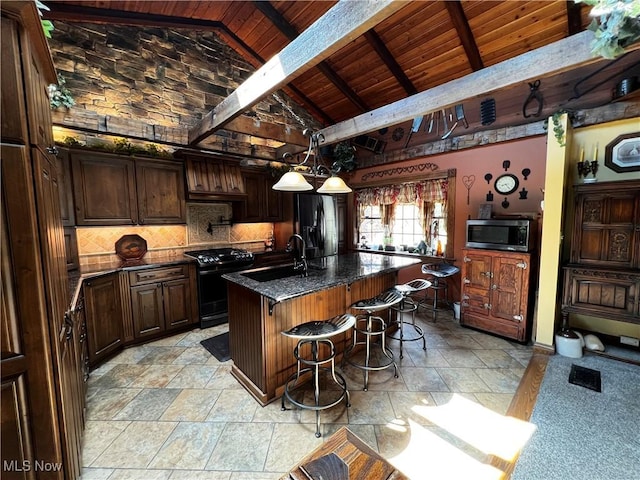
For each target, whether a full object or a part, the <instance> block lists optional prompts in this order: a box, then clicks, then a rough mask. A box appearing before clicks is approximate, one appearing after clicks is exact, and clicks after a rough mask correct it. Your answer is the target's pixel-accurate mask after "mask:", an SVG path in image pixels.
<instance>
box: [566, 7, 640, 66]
mask: <svg viewBox="0 0 640 480" xmlns="http://www.w3.org/2000/svg"><path fill="white" fill-rule="evenodd" d="M575 1H576V3H586V4H587V5H591V6H592V7H593V9H592V10H591V15H593V16H595V17H597V18H594V19H593V21H592V22H591V24H590V25H589V27H588V29H589V30H591V31H592V32H593V33H594V35H595V39H594V40H593V43H592V44H591V52H592V53H593V54H595V55H600V56H601V57H604V58H608V59H613V58H615V57H617V56H619V55H622V54H623V53H624V51H625V50H624V49H625V48H626V47H628V46H629V45H631V44H633V43H635V42H637V41H638V40H640V2H638V0H575Z"/></svg>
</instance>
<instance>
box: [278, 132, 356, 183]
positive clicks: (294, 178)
mask: <svg viewBox="0 0 640 480" xmlns="http://www.w3.org/2000/svg"><path fill="white" fill-rule="evenodd" d="M304 134H305V135H309V148H308V149H307V156H306V157H305V158H304V160H303V161H302V162H300V163H299V164H298V166H304V165H305V164H306V163H307V162H308V161H309V158H310V157H311V155H312V153H313V166H311V167H310V173H311V174H313V176H314V177H315V176H317V175H323V174H325V173H329V174H331V176H330V177H329V178H327V179H326V180H325V181H324V183H323V184H322V186H321V187H320V188H318V193H328V194H336V193H349V192H351V191H352V190H351V188H349V186H348V185H347V184H346V183H344V180H342V178H340V177H338V176H337V173H338V172H339V171H340V167H339V165H337V164H336V163H334V164H333V165H332V166H331V168H328V167H326V166H325V165H324V164H323V163H322V155H321V154H320V148H319V144H320V140H322V141H324V135H322V134H321V133H311V131H310V130H309V129H305V131H304ZM287 157H291V154H290V153H285V154H284V157H283V159H284V160H285V162H286V163H289V162H287V161H286V159H287ZM272 188H273V189H274V190H280V191H284V192H304V191H308V190H313V186H312V185H311V184H310V183H309V182H307V180H306V179H305V178H304V176H303V175H302V174H301V173H300V172H298V171H296V170H294V169H293V168H292V169H291V170H290V171H289V172H287V173H285V174H284V175H283V176H282V178H280V180H279V181H278V182H277V183H276V184H275V185H274V186H273V187H272Z"/></svg>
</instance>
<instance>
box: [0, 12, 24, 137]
mask: <svg viewBox="0 0 640 480" xmlns="http://www.w3.org/2000/svg"><path fill="white" fill-rule="evenodd" d="M0 34H1V35H2V49H1V50H2V75H0V82H2V93H1V94H0V95H1V96H0V99H1V103H2V115H0V121H1V122H2V142H3V143H20V144H26V143H27V142H28V141H27V137H28V134H27V116H26V115H25V114H24V112H25V110H26V109H25V106H24V88H23V84H22V64H21V63H20V42H19V40H18V26H17V24H16V22H14V21H13V20H9V19H8V18H5V17H2V28H1V29H0Z"/></svg>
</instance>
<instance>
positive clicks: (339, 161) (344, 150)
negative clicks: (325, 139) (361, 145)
mask: <svg viewBox="0 0 640 480" xmlns="http://www.w3.org/2000/svg"><path fill="white" fill-rule="evenodd" d="M333 161H334V165H335V166H336V167H340V171H342V172H350V171H351V170H354V169H355V168H356V167H357V166H358V164H357V163H356V149H355V148H354V147H353V146H352V145H351V144H350V143H349V142H340V143H338V144H336V146H335V147H334V149H333Z"/></svg>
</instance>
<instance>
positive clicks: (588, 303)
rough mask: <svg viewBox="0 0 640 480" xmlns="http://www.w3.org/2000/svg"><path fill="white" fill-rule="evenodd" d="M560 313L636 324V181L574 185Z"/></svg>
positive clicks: (639, 250) (639, 217) (639, 262)
mask: <svg viewBox="0 0 640 480" xmlns="http://www.w3.org/2000/svg"><path fill="white" fill-rule="evenodd" d="M574 193H575V217H574V222H573V231H572V234H571V250H570V251H571V253H570V263H569V264H568V265H566V266H565V267H564V290H563V300H562V315H563V317H565V319H566V317H567V315H568V314H569V313H578V314H582V315H589V316H593V317H599V318H607V319H611V320H617V321H622V322H629V323H640V270H639V268H640V180H628V181H622V182H602V183H593V184H582V185H576V186H575V187H574Z"/></svg>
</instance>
